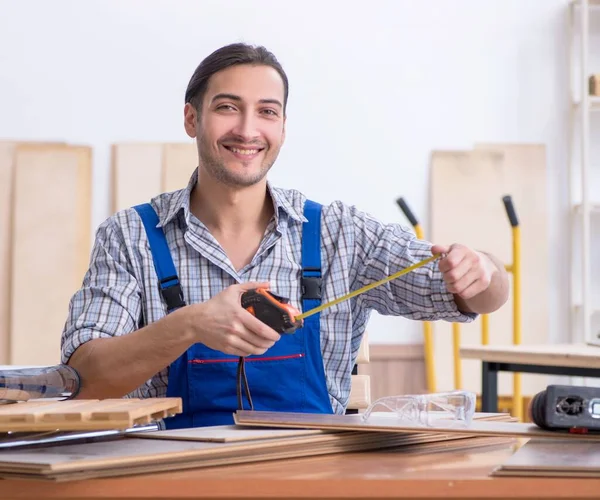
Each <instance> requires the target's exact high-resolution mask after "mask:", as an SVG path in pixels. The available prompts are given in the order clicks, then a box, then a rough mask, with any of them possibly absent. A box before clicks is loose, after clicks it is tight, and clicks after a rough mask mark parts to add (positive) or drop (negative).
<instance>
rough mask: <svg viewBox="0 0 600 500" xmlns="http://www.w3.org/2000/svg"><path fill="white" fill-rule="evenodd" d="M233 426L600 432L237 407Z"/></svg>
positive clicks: (563, 435)
mask: <svg viewBox="0 0 600 500" xmlns="http://www.w3.org/2000/svg"><path fill="white" fill-rule="evenodd" d="M234 421H235V424H236V425H242V426H243V425H251V426H266V427H272V428H277V427H278V428H296V429H298V428H300V429H320V430H339V431H369V432H407V433H416V434H432V433H433V434H448V435H449V434H460V435H464V436H506V437H527V438H545V439H563V440H569V439H571V440H593V441H596V442H597V441H600V434H598V435H591V434H572V433H568V432H553V431H546V430H544V429H541V428H540V427H538V426H536V425H533V424H528V423H519V422H501V421H494V420H492V421H488V420H477V419H474V420H473V421H472V422H471V423H470V425H469V426H468V427H462V426H459V425H457V424H456V423H455V422H452V421H450V420H445V419H439V420H438V421H437V422H436V424H435V425H434V426H429V427H428V426H423V425H417V424H412V423H411V422H407V421H406V420H402V419H400V418H399V417H397V416H396V415H395V414H393V413H387V414H371V415H370V416H369V418H368V419H367V420H366V421H365V420H363V417H362V415H360V414H359V415H326V414H316V413H291V412H267V411H248V410H243V411H240V410H238V411H237V412H236V413H234Z"/></svg>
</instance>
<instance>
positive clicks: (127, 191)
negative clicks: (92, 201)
mask: <svg viewBox="0 0 600 500" xmlns="http://www.w3.org/2000/svg"><path fill="white" fill-rule="evenodd" d="M162 163H163V148H162V145H161V144H153V143H134V144H130V143H128V144H114V145H113V147H112V193H111V194H112V202H111V207H112V210H113V212H118V211H119V210H123V209H126V208H129V207H132V206H134V205H137V204H140V203H146V202H148V201H149V200H150V199H151V198H152V197H154V196H156V195H158V194H160V193H161V190H162V188H161V179H162Z"/></svg>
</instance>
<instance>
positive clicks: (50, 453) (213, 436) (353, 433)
mask: <svg viewBox="0 0 600 500" xmlns="http://www.w3.org/2000/svg"><path fill="white" fill-rule="evenodd" d="M250 413H252V412H250ZM245 414H246V412H242V414H241V419H242V420H244V418H245V417H246V415H245ZM257 415H259V414H258V413H257ZM292 415H294V414H292ZM259 417H260V415H259ZM338 417H339V422H340V425H341V428H340V429H319V428H315V429H307V428H302V426H300V427H299V428H296V429H285V428H283V427H285V426H286V420H289V418H290V415H288V414H281V419H279V421H278V422H275V423H274V424H273V423H271V424H269V425H267V426H261V425H258V426H256V425H254V424H248V425H245V424H237V425H232V426H215V427H208V428H198V429H181V430H172V431H154V432H143V433H138V434H131V435H129V436H120V437H121V438H120V439H116V440H110V441H106V440H103V441H99V442H88V443H85V444H66V445H61V446H49V447H43V448H34V449H27V450H0V477H2V478H14V477H19V478H37V479H46V480H54V481H69V480H75V479H85V478H96V477H113V476H122V475H133V474H142V473H151V472H164V471H171V470H184V469H193V468H201V467H209V466H215V465H231V464H240V463H252V462H259V461H267V460H284V459H291V458H298V457H312V456H319V455H325V454H332V453H345V452H353V451H368V450H384V449H385V450H394V451H395V452H399V453H411V452H412V453H435V452H439V451H448V450H465V449H473V448H478V447H486V446H498V445H503V446H507V445H509V444H510V443H512V439H507V438H506V437H503V436H484V435H478V436H472V435H469V434H461V433H455V432H446V430H445V429H443V428H442V429H439V431H438V432H431V431H427V429H425V432H421V431H423V429H421V428H414V427H413V428H410V427H408V428H402V427H398V425H397V424H396V426H395V428H394V422H395V421H396V420H397V419H396V418H395V417H394V415H392V414H387V415H384V416H382V417H381V418H384V419H386V420H387V422H389V423H390V424H391V426H390V427H389V428H388V429H387V431H385V432H381V431H380V430H378V429H374V430H372V429H370V428H369V426H368V425H367V426H364V427H362V428H361V429H359V430H356V429H352V425H351V424H352V422H355V423H356V422H358V421H359V420H360V418H361V417H360V415H349V416H346V417H347V418H346V417H344V416H338ZM271 418H272V417H271ZM334 418H336V417H335V416H334ZM476 418H477V419H480V420H482V421H487V422H488V423H492V422H496V423H502V422H509V421H510V420H511V418H510V417H509V416H508V415H506V414H498V415H494V414H487V415H483V414H481V415H477V416H476ZM63 423H64V424H66V421H64V422H63ZM348 424H350V426H349V428H347V427H348Z"/></svg>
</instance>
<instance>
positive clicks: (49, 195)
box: [0, 141, 197, 366]
mask: <svg viewBox="0 0 600 500" xmlns="http://www.w3.org/2000/svg"><path fill="white" fill-rule="evenodd" d="M112 153H113V154H112V189H111V197H112V199H111V201H110V206H111V213H114V212H116V211H118V210H120V209H123V208H128V207H130V206H132V205H134V204H136V203H142V202H146V201H149V200H150V198H152V197H153V196H156V195H158V194H160V193H161V192H164V191H171V190H174V189H180V188H184V187H185V186H186V185H187V183H188V181H189V178H190V176H191V175H192V173H193V171H194V169H195V167H196V165H197V153H196V146H195V144H194V143H192V142H190V143H182V144H168V143H167V144H162V143H159V144H155V143H140V144H118V145H114V146H113V147H112ZM92 240H93V228H92V150H91V148H90V147H87V146H75V145H69V144H63V143H32V142H14V141H0V365H25V366H34V365H35V366H51V365H55V364H58V363H59V362H60V335H61V332H62V329H63V326H64V322H65V319H66V317H67V311H68V304H69V300H70V299H71V297H72V294H73V293H74V292H75V291H76V290H77V289H78V288H79V287H80V286H81V282H82V279H83V277H84V274H85V271H86V269H87V267H88V263H89V258H90V252H91V245H92Z"/></svg>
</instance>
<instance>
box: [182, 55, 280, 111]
mask: <svg viewBox="0 0 600 500" xmlns="http://www.w3.org/2000/svg"><path fill="white" fill-rule="evenodd" d="M238 64H253V65H264V66H271V67H272V68H274V69H275V70H277V72H278V73H279V76H281V79H282V80H283V110H284V112H285V108H286V105H287V99H288V85H289V84H288V79H287V75H286V74H285V71H284V70H283V67H282V66H281V64H280V63H279V61H278V60H277V58H276V57H275V56H274V55H273V54H272V53H271V52H269V51H268V50H267V49H266V48H264V47H262V46H254V45H247V44H245V43H232V44H230V45H226V46H225V47H221V48H220V49H217V50H215V51H214V52H213V53H212V54H210V55H209V56H207V57H206V58H205V59H204V60H203V61H202V62H201V63H200V64H199V65H198V67H197V68H196V70H195V71H194V74H193V75H192V78H191V79H190V82H189V83H188V87H187V89H186V91H185V102H186V103H188V102H189V103H190V104H192V106H194V108H196V110H198V111H200V108H201V107H202V99H203V98H204V94H205V92H206V88H207V87H208V81H209V80H210V77H211V76H213V75H214V74H215V73H217V72H219V71H221V70H223V69H225V68H229V67H230V66H236V65H238Z"/></svg>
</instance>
